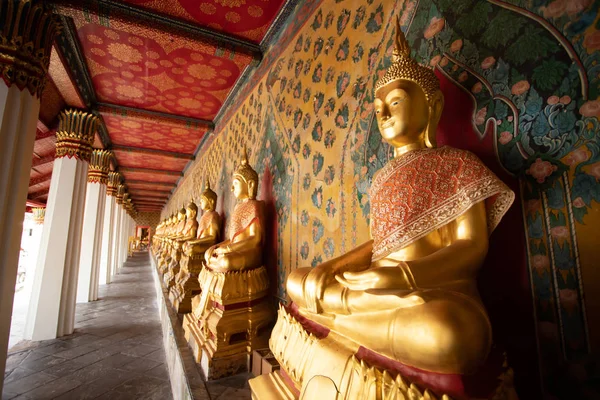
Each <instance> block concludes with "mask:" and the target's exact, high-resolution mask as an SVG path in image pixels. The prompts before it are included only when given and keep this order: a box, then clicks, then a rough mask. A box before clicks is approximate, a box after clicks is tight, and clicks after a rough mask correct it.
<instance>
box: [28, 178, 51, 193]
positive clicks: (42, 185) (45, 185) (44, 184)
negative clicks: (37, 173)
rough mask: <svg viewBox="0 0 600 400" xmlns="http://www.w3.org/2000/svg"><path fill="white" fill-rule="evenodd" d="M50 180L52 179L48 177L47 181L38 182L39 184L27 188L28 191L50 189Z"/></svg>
mask: <svg viewBox="0 0 600 400" xmlns="http://www.w3.org/2000/svg"><path fill="white" fill-rule="evenodd" d="M50 182H51V180H50V179H48V180H47V181H44V182H41V183H38V184H37V185H33V186H30V187H29V189H28V190H27V193H35V192H39V191H40V190H44V189H48V188H49V187H50Z"/></svg>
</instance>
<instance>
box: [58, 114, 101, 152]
mask: <svg viewBox="0 0 600 400" xmlns="http://www.w3.org/2000/svg"><path fill="white" fill-rule="evenodd" d="M98 122H99V121H98V117H96V116H95V115H93V114H90V113H88V112H85V111H79V110H74V109H69V110H64V111H61V113H60V114H59V120H58V130H57V131H56V158H62V157H69V158H71V157H75V158H79V159H80V160H82V161H87V162H89V161H90V159H91V158H92V144H93V143H94V135H95V134H96V130H97V129H98Z"/></svg>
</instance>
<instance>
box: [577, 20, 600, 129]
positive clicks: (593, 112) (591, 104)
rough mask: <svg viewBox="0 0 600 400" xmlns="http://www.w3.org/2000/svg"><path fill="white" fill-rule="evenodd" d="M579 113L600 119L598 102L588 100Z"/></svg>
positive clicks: (599, 103)
mask: <svg viewBox="0 0 600 400" xmlns="http://www.w3.org/2000/svg"><path fill="white" fill-rule="evenodd" d="M599 32H600V31H599ZM579 113H580V114H581V115H583V116H584V117H600V100H590V101H587V102H585V103H583V105H582V106H581V107H580V108H579Z"/></svg>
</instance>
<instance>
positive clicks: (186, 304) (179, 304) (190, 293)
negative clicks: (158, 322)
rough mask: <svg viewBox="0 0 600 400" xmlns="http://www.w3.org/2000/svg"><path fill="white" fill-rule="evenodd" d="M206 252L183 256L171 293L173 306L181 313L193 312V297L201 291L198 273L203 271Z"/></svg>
mask: <svg viewBox="0 0 600 400" xmlns="http://www.w3.org/2000/svg"><path fill="white" fill-rule="evenodd" d="M203 259H204V253H203V252H202V253H198V254H192V255H186V254H183V255H182V256H181V261H180V262H179V264H180V266H181V270H180V271H179V274H178V275H177V279H176V282H175V285H174V286H173V287H172V288H171V291H170V293H169V300H170V301H171V304H172V305H173V308H174V309H175V310H176V311H177V312H178V313H180V314H186V313H190V312H192V298H193V297H194V296H196V295H197V294H199V293H200V283H199V282H198V275H199V274H200V271H202V261H203Z"/></svg>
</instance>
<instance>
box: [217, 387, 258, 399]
mask: <svg viewBox="0 0 600 400" xmlns="http://www.w3.org/2000/svg"><path fill="white" fill-rule="evenodd" d="M251 398H252V396H251V394H250V392H249V391H248V390H244V389H234V388H227V390H225V391H224V392H223V393H222V394H221V395H220V396H219V397H216V398H214V399H215V400H250V399H251Z"/></svg>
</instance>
